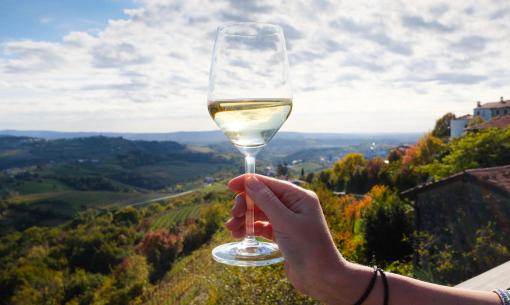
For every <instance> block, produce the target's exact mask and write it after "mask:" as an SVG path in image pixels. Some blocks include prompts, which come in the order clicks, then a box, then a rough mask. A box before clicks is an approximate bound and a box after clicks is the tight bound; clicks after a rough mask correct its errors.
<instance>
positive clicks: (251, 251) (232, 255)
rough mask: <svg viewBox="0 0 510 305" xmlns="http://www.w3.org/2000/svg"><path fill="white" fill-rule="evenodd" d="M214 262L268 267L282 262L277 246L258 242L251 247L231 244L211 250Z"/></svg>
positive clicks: (241, 243) (242, 244)
mask: <svg viewBox="0 0 510 305" xmlns="http://www.w3.org/2000/svg"><path fill="white" fill-rule="evenodd" d="M212 256H213V258H214V260H215V261H217V262H219V263H223V264H227V265H231V266H239V267H256V266H269V265H273V264H277V263H280V262H282V261H283V256H282V253H281V252H280V249H278V245H276V244H274V243H268V242H262V241H259V242H257V243H256V244H253V245H246V244H245V243H243V242H233V243H228V244H223V245H220V246H218V247H216V248H214V249H213V250H212Z"/></svg>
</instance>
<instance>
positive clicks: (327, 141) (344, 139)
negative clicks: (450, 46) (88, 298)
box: [0, 130, 422, 146]
mask: <svg viewBox="0 0 510 305" xmlns="http://www.w3.org/2000/svg"><path fill="white" fill-rule="evenodd" d="M0 135H8V136H21V137H34V138H43V139H47V140H54V139H75V138H85V137H92V136H105V137H122V138H124V139H127V140H143V141H175V142H179V143H184V144H200V145H209V144H217V143H221V142H226V141H227V138H226V137H225V135H223V133H222V132H221V131H219V130H215V131H180V132H170V133H116V132H60V131H45V130H0ZM421 135H422V133H301V132H279V133H278V134H276V136H275V138H274V140H273V142H272V143H274V142H282V144H284V143H287V144H295V143H296V142H295V141H299V143H302V141H306V142H307V143H310V144H314V145H327V146H329V145H343V144H359V143H368V142H376V143H377V142H384V143H392V144H400V143H414V142H416V140H417V139H418V138H419V137H420V136H421Z"/></svg>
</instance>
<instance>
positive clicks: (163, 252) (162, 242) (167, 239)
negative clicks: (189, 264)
mask: <svg viewBox="0 0 510 305" xmlns="http://www.w3.org/2000/svg"><path fill="white" fill-rule="evenodd" d="M137 250H138V252H140V253H142V254H144V255H145V257H147V261H148V262H149V263H150V264H151V265H152V268H153V273H152V274H151V281H156V280H159V279H160V278H161V277H162V276H163V275H165V273H166V272H167V271H168V270H169V268H170V266H171V265H172V263H173V261H174V260H175V259H176V258H177V256H178V255H179V254H180V253H181V252H182V239H181V238H180V237H179V236H177V235H175V234H172V233H169V232H168V231H167V230H164V229H160V230H157V231H153V232H148V233H147V234H145V236H144V237H143V239H142V241H141V242H140V244H138V246H137Z"/></svg>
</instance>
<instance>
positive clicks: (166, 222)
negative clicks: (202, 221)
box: [150, 204, 203, 230]
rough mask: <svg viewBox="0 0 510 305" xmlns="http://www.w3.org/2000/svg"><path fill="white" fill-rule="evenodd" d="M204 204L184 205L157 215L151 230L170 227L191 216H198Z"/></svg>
mask: <svg viewBox="0 0 510 305" xmlns="http://www.w3.org/2000/svg"><path fill="white" fill-rule="evenodd" d="M202 206H203V204H197V205H191V206H184V207H182V208H178V209H175V210H171V211H168V212H166V213H164V214H162V215H160V216H159V217H157V218H156V219H155V220H154V221H153V222H152V224H151V227H150V228H151V230H158V229H168V228H171V227H173V226H174V225H176V224H178V223H180V222H183V221H185V220H186V219H190V218H197V217H198V216H199V215H200V208H201V207H202Z"/></svg>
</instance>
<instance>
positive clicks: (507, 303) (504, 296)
mask: <svg viewBox="0 0 510 305" xmlns="http://www.w3.org/2000/svg"><path fill="white" fill-rule="evenodd" d="M492 292H494V293H496V294H497V295H498V296H499V299H500V300H501V305H510V291H508V289H507V290H503V289H499V288H498V289H494V290H493V291H492Z"/></svg>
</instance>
